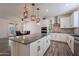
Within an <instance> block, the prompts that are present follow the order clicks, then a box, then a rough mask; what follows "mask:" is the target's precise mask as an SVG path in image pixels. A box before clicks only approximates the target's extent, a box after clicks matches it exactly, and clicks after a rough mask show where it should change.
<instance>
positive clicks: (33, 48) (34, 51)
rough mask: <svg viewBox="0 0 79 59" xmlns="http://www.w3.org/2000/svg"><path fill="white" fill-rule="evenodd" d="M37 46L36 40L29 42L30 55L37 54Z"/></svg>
mask: <svg viewBox="0 0 79 59" xmlns="http://www.w3.org/2000/svg"><path fill="white" fill-rule="evenodd" d="M37 47H38V44H37V42H33V43H31V44H30V56H37V55H38V52H37Z"/></svg>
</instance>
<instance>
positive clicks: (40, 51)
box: [30, 36, 50, 56]
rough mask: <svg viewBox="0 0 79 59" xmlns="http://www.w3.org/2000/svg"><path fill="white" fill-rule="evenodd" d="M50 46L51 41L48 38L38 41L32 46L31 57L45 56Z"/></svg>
mask: <svg viewBox="0 0 79 59" xmlns="http://www.w3.org/2000/svg"><path fill="white" fill-rule="evenodd" d="M49 45H50V40H49V38H48V37H47V36H45V37H44V38H42V39H40V40H37V41H35V42H33V43H31V44H30V55H31V56H43V55H44V53H45V52H46V50H47V49H48V47H49Z"/></svg>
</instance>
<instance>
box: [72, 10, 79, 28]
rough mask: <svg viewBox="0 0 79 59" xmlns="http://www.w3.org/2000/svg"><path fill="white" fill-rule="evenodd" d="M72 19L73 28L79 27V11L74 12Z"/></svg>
mask: <svg viewBox="0 0 79 59" xmlns="http://www.w3.org/2000/svg"><path fill="white" fill-rule="evenodd" d="M71 17H72V21H73V27H79V11H74V12H73V14H72V15H71Z"/></svg>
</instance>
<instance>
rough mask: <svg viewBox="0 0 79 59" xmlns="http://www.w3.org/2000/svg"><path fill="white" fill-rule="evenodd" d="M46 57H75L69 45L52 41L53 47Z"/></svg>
mask: <svg viewBox="0 0 79 59" xmlns="http://www.w3.org/2000/svg"><path fill="white" fill-rule="evenodd" d="M44 56H73V53H72V52H71V49H70V48H69V46H68V44H67V43H63V42H57V41H51V45H50V47H49V49H48V50H47V52H46V53H45V55H44Z"/></svg>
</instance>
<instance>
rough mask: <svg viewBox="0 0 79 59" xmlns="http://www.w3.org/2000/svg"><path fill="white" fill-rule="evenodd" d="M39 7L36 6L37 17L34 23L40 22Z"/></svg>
mask: <svg viewBox="0 0 79 59" xmlns="http://www.w3.org/2000/svg"><path fill="white" fill-rule="evenodd" d="M39 10H40V9H39V8H37V18H36V23H39V22H40V18H39Z"/></svg>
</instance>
